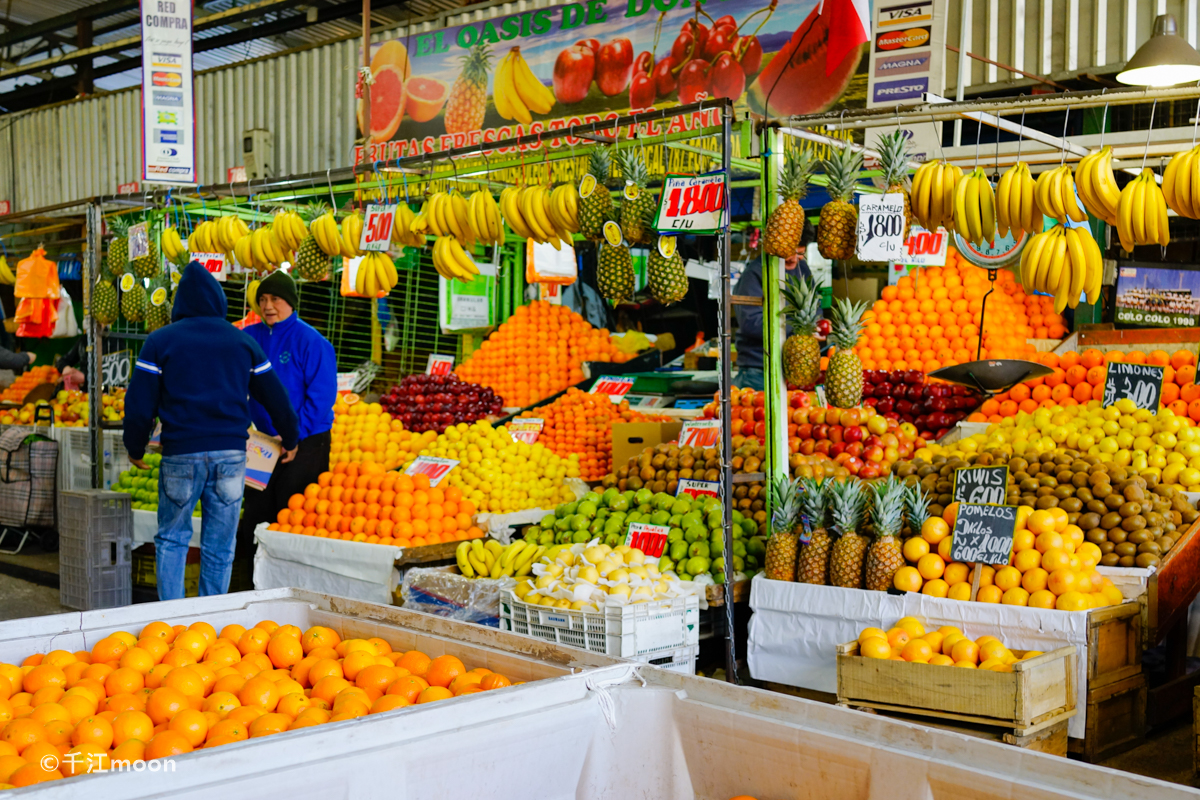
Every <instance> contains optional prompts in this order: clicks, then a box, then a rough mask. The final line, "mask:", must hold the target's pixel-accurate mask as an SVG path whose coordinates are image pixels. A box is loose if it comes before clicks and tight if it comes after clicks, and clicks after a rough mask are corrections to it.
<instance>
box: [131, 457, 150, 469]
mask: <svg viewBox="0 0 1200 800" xmlns="http://www.w3.org/2000/svg"><path fill="white" fill-rule="evenodd" d="M129 463H130V464H133V465H134V466H135V467H137V468H138V469H150V467H149V466H147V464H146V462H145V461H143V460H142V459H140V458H131V459H129Z"/></svg>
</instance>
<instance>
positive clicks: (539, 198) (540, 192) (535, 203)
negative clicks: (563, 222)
mask: <svg viewBox="0 0 1200 800" xmlns="http://www.w3.org/2000/svg"><path fill="white" fill-rule="evenodd" d="M547 195H548V192H547V191H546V190H545V189H544V188H539V187H536V186H535V187H534V188H533V190H532V191H531V192H530V193H529V207H530V208H531V209H533V214H534V216H535V217H536V218H537V223H538V227H539V228H541V229H542V230H543V231H546V238H549V237H550V236H553V235H554V233H553V231H554V227H555V226H554V223H553V222H551V221H550V215H549V214H547V213H546V201H547Z"/></svg>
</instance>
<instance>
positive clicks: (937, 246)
mask: <svg viewBox="0 0 1200 800" xmlns="http://www.w3.org/2000/svg"><path fill="white" fill-rule="evenodd" d="M949 247H950V234H949V233H947V232H946V229H945V228H938V229H937V230H936V231H927V230H925V229H924V228H922V227H921V226H920V225H916V224H913V225H912V226H910V227H909V231H908V238H907V239H905V240H904V246H903V247H901V248H900V256H899V257H898V258H897V259H896V261H898V262H899V263H901V264H905V265H907V266H912V267H942V266H945V265H946V253H947V251H948V249H949Z"/></svg>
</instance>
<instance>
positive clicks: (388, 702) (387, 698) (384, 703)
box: [370, 694, 412, 714]
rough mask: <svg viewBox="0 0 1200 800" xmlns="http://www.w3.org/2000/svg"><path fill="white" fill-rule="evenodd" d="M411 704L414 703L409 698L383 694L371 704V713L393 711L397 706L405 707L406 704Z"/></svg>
mask: <svg viewBox="0 0 1200 800" xmlns="http://www.w3.org/2000/svg"><path fill="white" fill-rule="evenodd" d="M410 705H412V703H410V702H408V700H407V699H405V698H403V697H400V696H399V695H394V694H390V695H383V696H381V697H380V698H379V699H378V700H376V701H375V702H374V703H372V704H371V711H370V713H372V714H382V713H383V712H385V711H391V710H392V709H395V708H404V707H405V706H410Z"/></svg>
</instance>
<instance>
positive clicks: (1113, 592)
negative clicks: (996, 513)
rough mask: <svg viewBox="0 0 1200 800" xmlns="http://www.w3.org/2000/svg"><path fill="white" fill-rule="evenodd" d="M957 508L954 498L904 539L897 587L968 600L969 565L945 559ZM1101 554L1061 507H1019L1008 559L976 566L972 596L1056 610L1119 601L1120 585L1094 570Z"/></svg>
mask: <svg viewBox="0 0 1200 800" xmlns="http://www.w3.org/2000/svg"><path fill="white" fill-rule="evenodd" d="M957 510H958V503H951V504H950V505H948V506H946V511H945V513H944V514H943V515H942V516H941V517H930V518H929V519H927V520H926V521H925V523H924V524H923V525H922V526H921V531H920V533H919V535H916V536H912V537H910V538H909V539H907V540H905V542H904V545H903V552H904V558H905V560H906V561H908V562H909V564H910V565H911V566H905V567H901V568H900V569H899V570H898V571H897V572H896V577H895V579H894V584H895V586H896V588H897V589H900V590H901V591H905V592H921V593H922V594H927V595H930V596H933V597H948V598H950V599H951V600H969V599H970V598H971V580H972V574H971V569H972V566H971V565H970V564H964V563H962V562H958V561H951V559H950V548H951V544H952V543H953V539H954V537H953V535H952V533H951V532H952V531H953V530H954V519H955V513H956V512H957ZM1100 555H1101V553H1100V548H1099V547H1097V546H1096V545H1095V544H1093V543H1091V542H1085V541H1084V538H1083V529H1082V528H1080V527H1079V526H1078V525H1072V524H1070V523H1069V521H1068V517H1067V512H1065V511H1063V510H1062V509H1061V508H1047V509H1038V510H1036V511H1035V510H1034V509H1032V508H1030V507H1029V506H1018V507H1017V524H1016V529H1015V533H1014V534H1013V552H1012V556H1011V557H1010V558H1009V563H1008V564H997V565H993V566H984V567H983V568H982V570H981V575H980V581H979V593H978V594H977V595H976V596H975V599H976V601H977V602H980V603H1003V604H1005V605H1013V606H1029V607H1031V608H1057V609H1059V610H1061V611H1086V610H1087V609H1089V608H1100V607H1101V606H1108V605H1116V604H1119V603H1121V602H1122V599H1123V598H1122V595H1121V590H1120V589H1118V588H1116V587H1115V586H1114V585H1113V583H1112V581H1110V580H1109V579H1108V578H1105V577H1104V576H1102V575H1101V574H1100V573H1099V572H1097V571H1096V565H1097V564H1099V563H1100Z"/></svg>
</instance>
